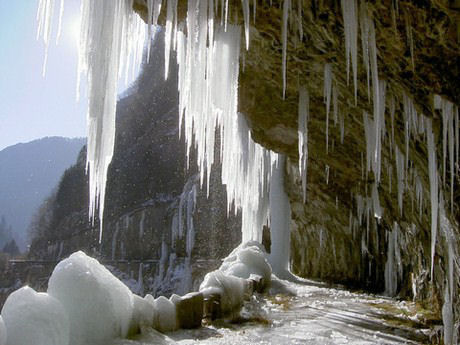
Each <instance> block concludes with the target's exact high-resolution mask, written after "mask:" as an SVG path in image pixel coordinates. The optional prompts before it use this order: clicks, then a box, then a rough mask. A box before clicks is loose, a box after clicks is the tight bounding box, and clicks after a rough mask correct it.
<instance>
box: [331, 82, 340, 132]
mask: <svg viewBox="0 0 460 345" xmlns="http://www.w3.org/2000/svg"><path fill="white" fill-rule="evenodd" d="M338 98H339V91H338V90H337V87H336V86H335V85H333V86H332V112H333V114H334V126H337V122H338V121H339V101H338Z"/></svg>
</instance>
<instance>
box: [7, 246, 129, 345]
mask: <svg viewBox="0 0 460 345" xmlns="http://www.w3.org/2000/svg"><path fill="white" fill-rule="evenodd" d="M48 293H49V294H50V295H51V296H53V297H55V298H56V299H57V300H59V301H60V302H61V303H62V305H63V307H64V309H65V310H66V312H67V314H68V316H69V322H70V344H71V345H89V344H91V345H99V344H107V343H108V341H109V340H112V339H115V338H118V337H126V335H127V334H128V331H129V328H130V322H131V319H132V316H133V305H134V298H133V294H132V293H131V291H130V290H129V289H128V287H127V286H126V285H124V284H123V283H122V282H121V281H120V280H118V279H117V278H116V277H115V276H114V275H112V273H110V271H109V270H107V269H106V268H105V267H104V266H102V265H101V264H100V263H99V262H98V261H97V260H96V259H93V258H91V257H89V256H87V255H86V254H85V253H83V252H81V251H79V252H76V253H73V254H72V255H71V256H70V257H68V258H67V259H65V260H62V261H61V262H60V263H59V264H58V265H57V266H56V268H55V269H54V271H53V274H52V275H51V278H50V280H49V283H48ZM7 328H8V324H7ZM8 345H10V344H8ZM21 345H24V344H21ZM48 345H49V344H48ZM60 345H62V344H60Z"/></svg>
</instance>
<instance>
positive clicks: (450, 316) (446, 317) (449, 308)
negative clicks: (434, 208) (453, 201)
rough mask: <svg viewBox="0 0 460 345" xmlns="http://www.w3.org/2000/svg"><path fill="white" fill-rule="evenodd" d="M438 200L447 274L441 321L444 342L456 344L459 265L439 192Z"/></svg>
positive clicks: (452, 236) (453, 234)
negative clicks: (455, 301)
mask: <svg viewBox="0 0 460 345" xmlns="http://www.w3.org/2000/svg"><path fill="white" fill-rule="evenodd" d="M440 195H441V197H440V202H439V225H440V230H441V231H440V232H441V234H442V235H443V237H444V240H445V246H446V247H447V260H446V261H447V274H446V279H445V282H446V284H445V287H444V303H443V306H442V321H443V324H444V343H445V344H456V342H454V333H455V316H454V298H455V297H456V296H457V297H458V289H457V282H458V278H457V279H456V277H458V275H459V273H460V272H459V267H458V265H456V262H455V260H456V258H457V257H458V254H457V251H456V248H455V241H456V239H455V233H454V231H453V229H452V224H451V223H450V221H449V219H448V218H447V216H446V211H445V209H444V200H443V197H442V194H440Z"/></svg>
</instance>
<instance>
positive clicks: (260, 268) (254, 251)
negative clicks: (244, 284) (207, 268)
mask: <svg viewBox="0 0 460 345" xmlns="http://www.w3.org/2000/svg"><path fill="white" fill-rule="evenodd" d="M219 270H220V271H222V272H224V273H225V274H227V275H231V276H235V277H239V278H244V279H249V278H250V276H251V275H258V276H260V277H262V278H263V279H264V281H265V282H267V283H268V282H270V278H271V275H272V269H271V266H270V264H269V263H268V261H267V258H266V252H265V249H264V248H263V246H262V244H260V243H258V242H255V241H250V242H246V243H242V244H240V245H239V246H238V247H236V248H235V249H234V250H233V251H232V252H231V253H230V255H229V256H227V257H226V258H225V259H224V262H223V263H222V265H221V266H220V268H219Z"/></svg>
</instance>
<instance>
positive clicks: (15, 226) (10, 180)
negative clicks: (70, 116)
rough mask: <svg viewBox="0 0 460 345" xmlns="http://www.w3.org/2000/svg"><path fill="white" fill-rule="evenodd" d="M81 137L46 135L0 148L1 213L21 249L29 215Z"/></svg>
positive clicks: (72, 157)
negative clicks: (70, 137) (0, 149)
mask: <svg viewBox="0 0 460 345" xmlns="http://www.w3.org/2000/svg"><path fill="white" fill-rule="evenodd" d="M85 142H86V139H84V138H75V139H69V138H63V137H46V138H42V139H37V140H33V141H31V142H28V143H20V144H16V145H13V146H9V147H7V148H5V149H3V150H2V151H0V215H2V216H4V219H5V221H6V222H7V223H8V224H9V225H10V226H11V228H12V233H13V237H14V238H15V239H16V241H17V242H18V244H19V246H20V248H21V250H24V249H25V246H26V244H27V227H28V225H29V223H30V220H31V217H32V215H33V214H34V212H35V211H36V210H37V208H38V206H39V205H40V204H41V203H42V202H43V200H44V198H46V197H47V196H48V195H49V194H50V193H51V192H52V190H53V188H54V187H55V186H56V185H57V183H58V182H59V178H60V177H61V176H62V174H63V172H64V171H65V169H67V168H68V167H69V166H70V165H71V164H73V163H75V160H76V158H77V156H78V153H79V152H80V150H81V148H82V147H83V145H84V144H85Z"/></svg>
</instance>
